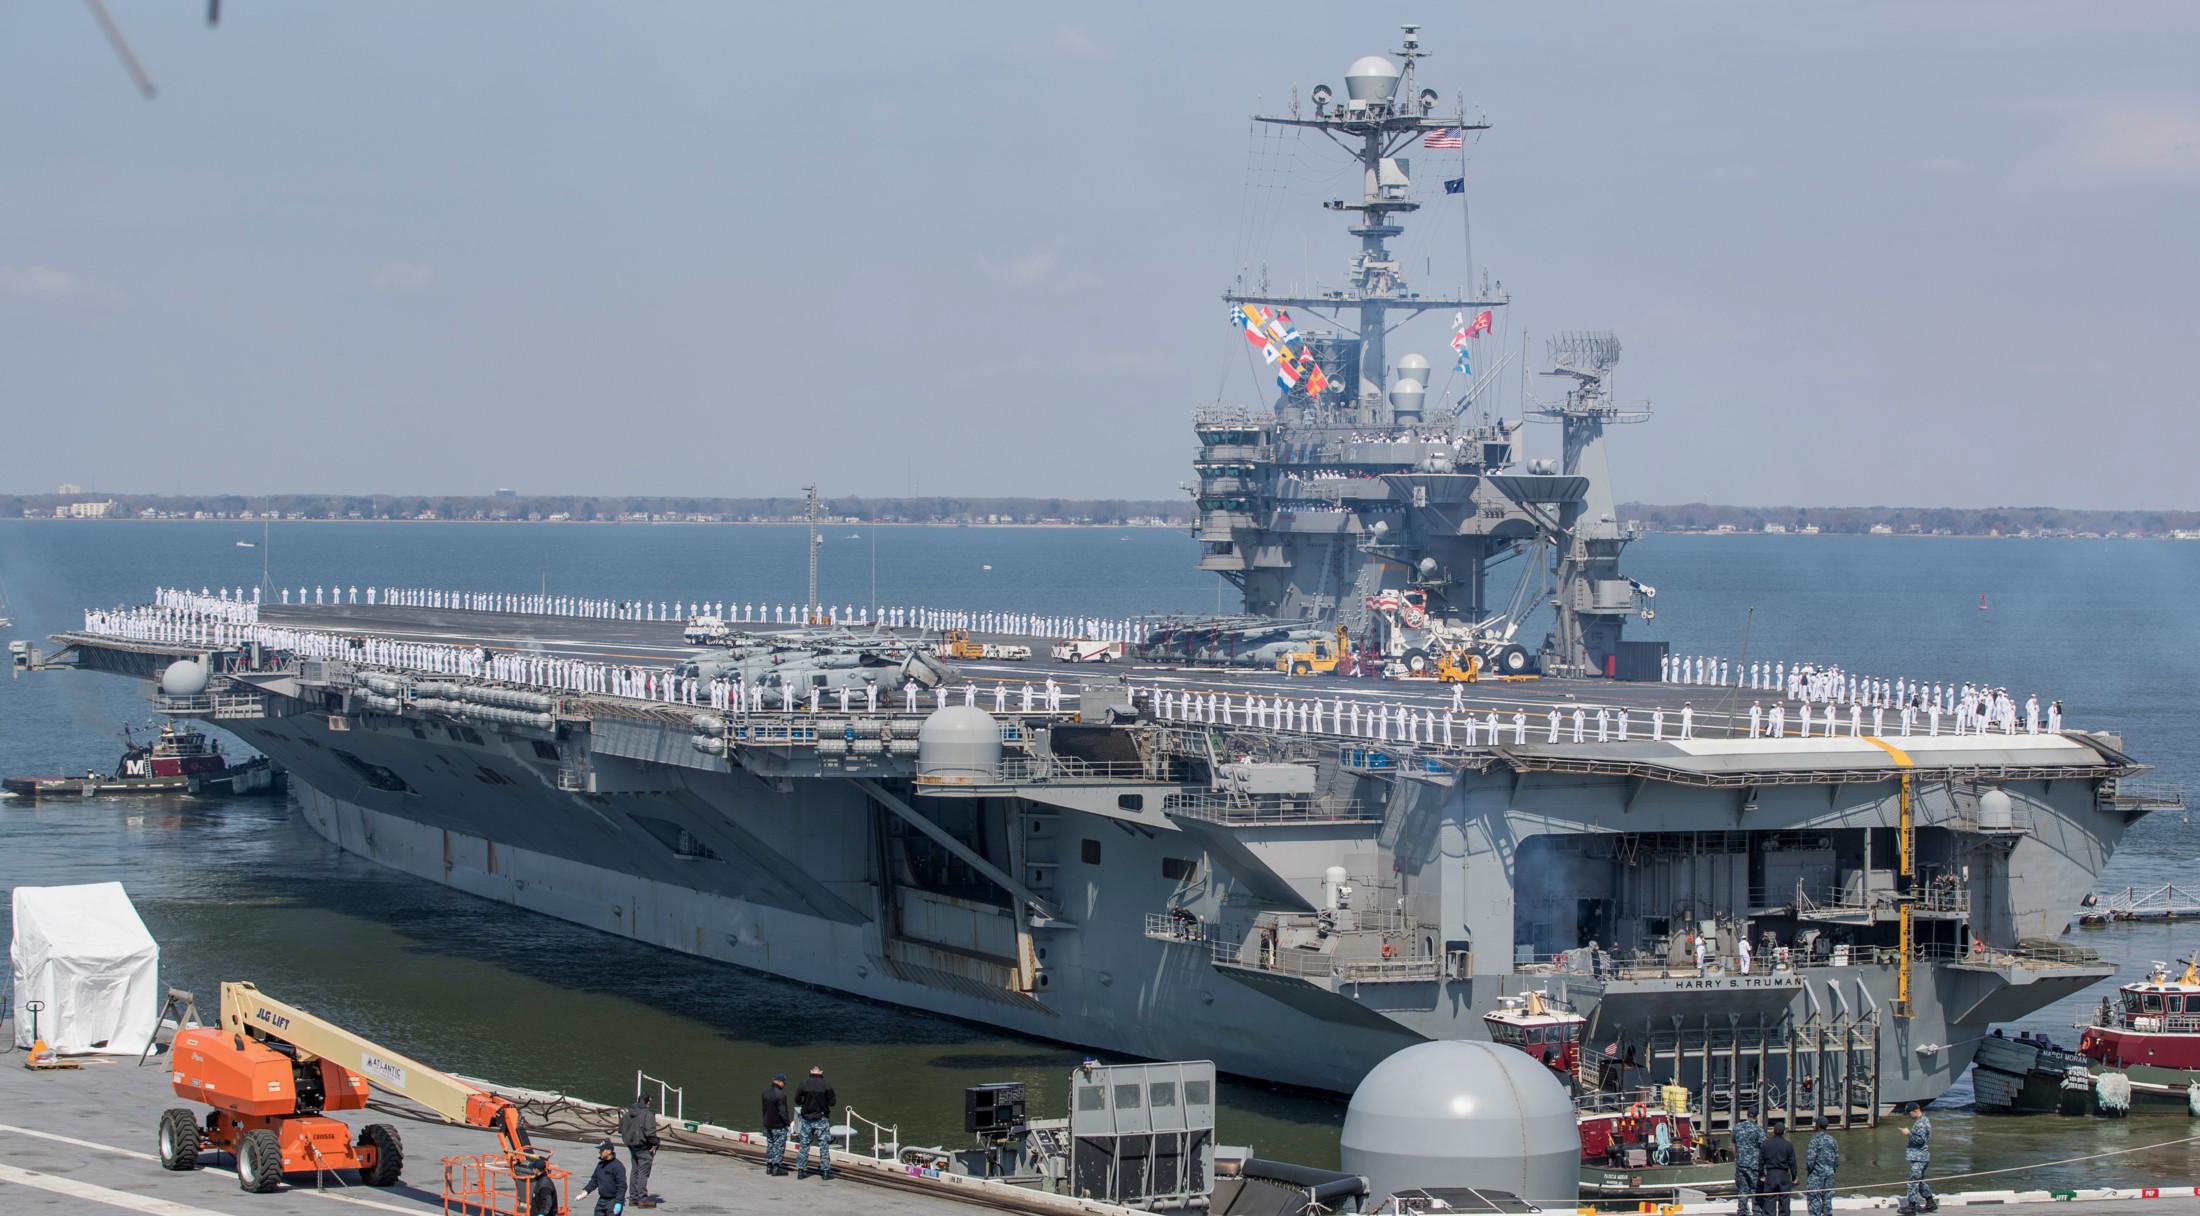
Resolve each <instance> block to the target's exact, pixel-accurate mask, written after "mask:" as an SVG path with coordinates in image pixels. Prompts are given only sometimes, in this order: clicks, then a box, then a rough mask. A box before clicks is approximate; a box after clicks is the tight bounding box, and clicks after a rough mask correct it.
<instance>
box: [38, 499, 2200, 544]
mask: <svg viewBox="0 0 2200 1216" xmlns="http://www.w3.org/2000/svg"><path fill="white" fill-rule="evenodd" d="M1377 489H1378V491H1379V487H1377ZM1262 505H1263V509H1265V507H1266V505H1267V504H1265V503H1264V504H1262ZM1273 505H1274V507H1275V509H1277V510H1278V511H1287V510H1289V509H1290V508H1291V506H1292V505H1293V504H1292V503H1291V501H1290V500H1289V499H1282V500H1278V501H1275V502H1274V504H1273ZM816 508H817V513H818V526H819V528H820V529H832V528H863V527H866V526H868V527H874V528H1116V529H1129V528H1184V529H1190V528H1192V527H1193V526H1194V523H1195V517H1196V516H1197V515H1198V514H1199V510H1200V508H1199V505H1198V504H1197V503H1196V502H1195V501H1193V500H1192V499H1191V498H1189V497H1184V498H1161V499H1137V498H1109V499H1075V498H1033V497H1010V496H1000V497H986V498H980V497H970V496H953V495H935V496H929V497H919V496H915V495H911V496H907V497H893V496H887V495H875V496H859V495H842V496H838V497H821V498H820V499H819V500H818V502H817V504H816ZM809 509H810V504H809V502H808V500H807V499H806V498H803V497H793V496H786V495H778V496H769V497H759V498H731V497H681V496H670V495H667V496H650V497H645V496H618V495H585V494H521V493H519V492H517V491H514V490H500V491H498V492H497V493H495V494H468V495H419V494H395V495H392V494H268V495H244V494H100V493H96V492H90V491H85V490H82V489H80V488H79V487H77V486H62V487H61V488H60V490H59V491H57V492H55V493H52V494H35V495H25V494H13V495H11V494H0V519H8V518H17V519H41V520H52V519H55V518H56V517H64V516H66V517H74V518H72V519H71V522H80V521H88V520H91V519H98V518H106V519H116V518H120V519H136V520H141V521H158V522H185V523H202V522H214V523H242V524H246V525H250V524H253V523H259V522H261V521H262V518H263V517H265V518H267V519H272V520H280V521H281V522H283V523H368V522H374V523H555V524H566V523H571V524H589V523H592V524H610V525H636V526H641V525H647V526H656V525H664V524H687V525H702V524H763V525H789V524H792V525H800V524H802V523H804V522H805V520H806V516H807V514H808V511H809ZM1613 517H1614V521H1615V522H1616V523H1619V524H1620V525H1621V526H1623V527H1625V528H1628V529H1630V530H1631V531H1634V532H1637V533H1638V534H1641V535H1650V534H1656V533H1667V534H1681V535H1743V536H1760V535H1761V536H1779V535H1789V536H1794V535H1803V536H1810V535H1832V536H1856V535H1872V536H1977V537H2013V538H2016V539H2026V538H2031V537H2047V538H2056V537H2068V538H2076V539H2086V538H2093V537H2104V538H2105V537H2115V538H2119V539H2124V538H2130V539H2138V538H2146V537H2166V538H2170V539H2187V540H2190V539H2200V511H2193V510H2176V511H2171V510H2099V509H2090V508H2062V507H2038V506H2033V507H2009V506H1997V507H1964V508H1956V507H1889V506H1865V507H1799V506H1765V507H1740V506H1732V505H1725V504H1717V503H1700V502H1699V503H1680V504H1657V503H1642V502H1624V503H1620V504H1619V505H1618V506H1617V507H1616V508H1615V509H1614V511H1613Z"/></svg>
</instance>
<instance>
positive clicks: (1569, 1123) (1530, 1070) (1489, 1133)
mask: <svg viewBox="0 0 2200 1216" xmlns="http://www.w3.org/2000/svg"><path fill="white" fill-rule="evenodd" d="M1341 1148H1342V1155H1343V1158H1344V1168H1345V1171H1346V1172H1347V1173H1353V1174H1360V1175H1363V1176H1365V1177H1366V1178H1367V1181H1368V1186H1369V1188H1370V1191H1371V1193H1372V1194H1373V1195H1374V1197H1375V1198H1376V1199H1377V1200H1378V1201H1379V1200H1381V1199H1383V1198H1385V1197H1387V1196H1390V1195H1393V1194H1396V1193H1397V1192H1399V1191H1403V1190H1409V1189H1412V1188H1414V1187H1473V1188H1475V1189H1477V1190H1491V1191H1506V1192H1509V1193H1511V1194H1513V1195H1516V1196H1518V1197H1520V1198H1522V1199H1525V1200H1527V1201H1529V1202H1530V1203H1534V1204H1537V1205H1539V1206H1541V1207H1544V1208H1546V1209H1548V1208H1554V1207H1570V1206H1572V1203H1573V1197H1574V1195H1575V1193H1576V1189H1577V1188H1578V1187H1579V1186H1580V1185H1581V1135H1580V1133H1579V1132H1578V1131H1576V1130H1575V1128H1574V1103H1573V1099H1572V1098H1570V1097H1569V1096H1567V1093H1566V1086H1565V1084H1564V1083H1563V1082H1561V1081H1560V1080H1559V1079H1558V1078H1557V1077H1556V1076H1555V1075H1553V1074H1552V1072H1551V1070H1550V1069H1548V1068H1545V1067H1544V1066H1543V1065H1541V1064H1539V1063H1537V1062H1536V1061H1535V1060H1534V1059H1533V1058H1531V1057H1530V1056H1529V1055H1528V1053H1526V1052H1524V1051H1521V1050H1519V1049H1517V1048H1512V1047H1500V1046H1498V1045H1497V1044H1494V1043H1480V1042H1470V1041H1466V1040H1460V1039H1446V1040H1439V1041H1437V1042H1432V1043H1416V1044H1414V1045H1413V1046H1411V1047H1408V1048H1406V1049H1405V1050H1404V1051H1401V1052H1398V1053H1397V1054H1396V1055H1393V1056H1391V1057H1390V1058H1389V1059H1387V1060H1384V1061H1383V1062H1382V1063H1380V1064H1377V1065H1376V1066H1375V1070H1374V1071H1373V1072H1370V1073H1368V1074H1367V1077H1366V1079H1364V1080H1362V1081H1361V1082H1360V1087H1359V1088H1358V1089H1355V1090H1353V1091H1352V1104H1351V1105H1350V1106H1349V1107H1347V1108H1346V1109H1345V1116H1344V1135H1343V1137H1342V1141H1341Z"/></svg>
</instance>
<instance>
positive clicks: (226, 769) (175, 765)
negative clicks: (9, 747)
mask: <svg viewBox="0 0 2200 1216" xmlns="http://www.w3.org/2000/svg"><path fill="white" fill-rule="evenodd" d="M283 785H284V775H283V771H282V770H281V769H279V768H276V767H275V765H274V763H273V762H272V761H270V760H269V759H268V758H267V757H265V756H253V757H251V758H249V759H245V760H236V761H232V760H231V759H230V758H229V757H228V756H226V755H223V754H222V749H221V744H220V743H218V742H215V741H214V740H212V739H209V738H208V737H207V736H206V734H205V732H203V731H200V730H198V729H197V728H195V727H191V726H179V725H177V724H176V723H174V722H169V723H166V724H164V725H163V726H162V727H161V728H160V734H159V736H158V737H157V738H155V739H154V740H153V741H152V742H150V743H139V742H138V741H137V740H136V739H134V738H132V737H131V736H130V734H129V732H127V731H126V732H124V734H123V751H122V756H121V758H119V759H117V760H116V761H115V765H114V768H113V770H112V771H110V772H108V773H106V774H101V773H98V772H95V771H93V770H90V769H87V770H85V772H84V775H83V776H81V777H61V776H53V777H9V778H6V779H4V780H0V790H5V791H6V792H7V793H10V794H13V795H15V796H16V797H18V798H27V799H31V800H34V801H35V800H38V799H42V798H109V797H116V796H122V795H142V794H259V793H274V792H277V791H280V790H281V789H282V788H283Z"/></svg>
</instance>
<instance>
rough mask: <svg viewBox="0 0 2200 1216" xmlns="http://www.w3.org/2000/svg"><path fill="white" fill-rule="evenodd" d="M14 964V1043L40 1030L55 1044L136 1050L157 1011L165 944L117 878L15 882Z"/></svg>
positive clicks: (69, 1048) (65, 1048)
mask: <svg viewBox="0 0 2200 1216" xmlns="http://www.w3.org/2000/svg"><path fill="white" fill-rule="evenodd" d="M8 959H9V961H10V963H12V964H13V968H14V981H15V984H14V988H15V996H14V1002H13V1003H14V1005H15V1045H16V1046H18V1047H29V1046H30V1045H31V1015H30V1011H29V1010H28V1009H25V1008H24V1006H25V1005H26V1004H27V1003H29V1002H31V1001H34V1000H37V1001H44V1002H45V1003H46V1007H45V1008H44V1009H42V1010H40V1011H39V1014H38V1033H39V1034H40V1035H41V1036H42V1037H44V1038H45V1040H46V1042H47V1043H48V1044H50V1045H51V1046H52V1047H53V1048H54V1049H55V1050H56V1051H62V1052H94V1051H98V1052H107V1053H110V1054H114V1055H133V1056H134V1055H137V1054H138V1053H139V1052H142V1051H144V1050H145V1044H146V1042H147V1041H148V1040H150V1039H151V1038H152V1037H153V1031H154V1028H155V1024H156V1023H157V1022H158V1021H159V1019H160V1001H161V989H160V979H159V976H160V947H159V946H158V945H156V944H155V943H154V941H153V935H152V934H150V933H147V932H146V931H145V922H144V921H142V920H139V919H138V914H137V909H136V908H134V907H132V906H130V897H129V896H128V895H127V894H124V893H123V890H122V884H121V883H119V882H96V883H88V884H86V885H84V886H77V887H17V888H16V889H15V937H14V940H12V941H10V942H9V943H8Z"/></svg>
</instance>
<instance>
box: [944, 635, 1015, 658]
mask: <svg viewBox="0 0 2200 1216" xmlns="http://www.w3.org/2000/svg"><path fill="white" fill-rule="evenodd" d="M939 653H940V654H941V655H943V656H944V657H946V658H950V659H1013V660H1019V661H1020V660H1023V659H1028V658H1030V657H1031V647H1029V646H1017V645H1014V644H1011V643H1000V642H973V641H971V640H970V631H969V630H967V629H950V630H948V631H947V632H946V633H944V634H942V635H941V637H940V647H939Z"/></svg>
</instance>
